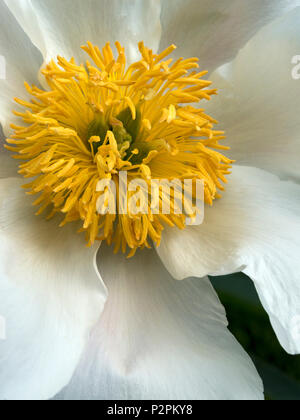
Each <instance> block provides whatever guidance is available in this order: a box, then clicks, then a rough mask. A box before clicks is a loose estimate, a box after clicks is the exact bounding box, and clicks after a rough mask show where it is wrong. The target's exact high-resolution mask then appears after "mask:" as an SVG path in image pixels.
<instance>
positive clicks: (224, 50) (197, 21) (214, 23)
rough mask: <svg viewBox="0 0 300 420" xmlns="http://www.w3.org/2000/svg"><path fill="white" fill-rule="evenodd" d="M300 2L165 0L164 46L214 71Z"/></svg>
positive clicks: (163, 12) (284, 0)
mask: <svg viewBox="0 0 300 420" xmlns="http://www.w3.org/2000/svg"><path fill="white" fill-rule="evenodd" d="M299 5H300V1H299V0H290V1H287V0H251V1H248V0H214V1H212V0H163V1H162V27H163V33H162V41H161V49H163V48H165V47H167V46H169V45H170V44H172V43H175V44H177V45H178V51H177V55H178V56H184V57H187V56H196V57H199V58H200V64H201V67H202V68H204V69H206V70H214V69H216V68H217V67H218V66H220V65H222V64H224V63H226V62H228V61H229V60H232V59H233V58H234V57H235V56H236V54H237V52H238V51H239V49H240V48H242V47H243V46H244V45H245V44H246V42H247V41H248V40H249V39H250V38H251V37H252V36H253V35H254V34H255V33H256V32H257V31H258V30H259V29H260V28H261V27H262V26H263V25H265V24H267V23H268V22H270V21H271V20H272V19H275V18H276V17H278V16H281V15H282V14H284V13H286V12H287V11H289V10H291V9H293V8H295V7H296V6H299Z"/></svg>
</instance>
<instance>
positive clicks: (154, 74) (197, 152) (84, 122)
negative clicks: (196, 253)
mask: <svg viewBox="0 0 300 420" xmlns="http://www.w3.org/2000/svg"><path fill="white" fill-rule="evenodd" d="M82 48H83V49H84V50H85V51H86V52H87V53H88V54H89V56H90V57H91V59H92V60H93V62H94V64H91V62H90V61H87V62H86V63H85V64H81V65H77V64H76V63H75V60H74V59H71V60H70V61H67V60H66V59H65V58H63V57H58V62H57V63H56V62H54V61H51V62H50V63H49V64H48V65H47V66H46V68H45V69H44V70H43V72H42V73H43V75H44V76H45V79H46V82H47V84H48V86H49V89H48V90H42V89H39V88H38V87H36V86H29V85H28V84H25V86H26V89H27V91H28V92H29V93H30V95H32V97H33V99H32V100H31V101H30V102H27V101H24V100H21V99H16V102H17V103H18V104H20V105H22V106H24V107H25V108H26V110H25V111H24V112H15V114H16V115H18V116H20V117H21V118H22V119H23V122H24V123H25V126H16V125H12V128H13V129H14V130H15V134H14V135H13V136H12V137H11V138H10V139H8V140H7V143H9V146H6V147H7V149H8V150H11V151H13V152H16V153H17V154H16V155H14V156H13V157H15V158H17V159H20V160H21V161H22V162H21V164H20V173H21V174H22V175H23V176H24V177H25V178H33V180H30V182H29V183H28V184H27V185H25V186H24V187H25V188H26V189H29V192H28V193H29V194H40V195H39V197H38V198H37V200H36V201H35V203H34V204H36V205H39V206H40V209H39V210H38V212H37V214H41V213H42V212H44V211H45V210H49V214H48V216H47V217H48V218H50V217H53V216H54V215H55V214H56V213H63V214H64V215H65V217H64V221H63V222H62V225H64V224H66V223H68V222H73V221H78V220H81V221H82V229H81V230H82V231H85V232H86V235H87V242H88V244H90V245H91V244H93V243H94V241H95V240H106V241H107V242H108V243H109V244H111V243H115V251H116V252H118V251H119V249H122V251H123V252H126V249H127V247H129V248H130V250H131V252H130V255H133V254H134V253H135V251H136V250H137V249H138V248H140V247H141V248H143V247H145V246H146V247H149V246H150V243H151V240H152V241H154V242H155V244H157V245H159V242H160V239H161V234H162V231H163V229H164V225H165V224H167V225H169V226H177V227H179V228H181V229H183V228H184V227H185V218H186V215H185V214H180V215H178V214H175V212H174V211H172V212H171V214H170V215H165V214H152V212H151V208H150V205H149V212H148V214H138V215H133V214H131V213H130V211H129V212H128V214H115V215H114V214H106V215H101V214H99V212H98V211H97V201H98V199H99V197H100V195H101V194H102V193H101V192H99V191H98V189H97V185H98V182H99V181H100V180H101V179H111V180H113V181H114V182H115V183H116V185H118V182H119V172H120V171H126V172H127V174H128V180H129V181H130V179H135V178H137V177H138V178H141V179H143V180H145V181H146V182H147V183H150V180H151V178H152V179H153V178H154V179H161V178H163V179H168V180H172V179H200V180H203V182H204V194H205V202H206V203H208V204H210V205H211V204H212V203H213V200H214V199H215V198H217V197H219V194H218V192H217V191H218V190H223V189H224V188H223V186H222V183H221V182H226V179H225V175H226V174H228V173H230V172H229V169H230V167H231V163H232V161H231V160H229V159H228V158H226V157H224V156H223V155H222V154H221V153H220V152H218V151H217V150H218V149H221V150H222V149H223V150H224V149H227V148H226V147H225V146H222V145H220V144H219V142H220V140H222V139H224V133H223V132H221V131H215V130H214V129H213V125H214V124H215V123H217V121H215V120H213V119H212V118H211V117H209V116H207V115H206V114H205V113H204V110H203V109H198V108H195V107H193V106H192V105H191V104H193V103H196V102H200V101H201V100H203V99H206V100H209V99H210V98H211V95H214V94H215V93H216V91H215V90H212V89H208V88H209V86H210V84H211V83H210V82H208V81H206V80H203V79H202V77H203V76H204V75H205V74H206V72H197V70H196V69H197V68H199V66H198V64H197V62H198V60H197V59H196V58H190V59H187V60H183V59H179V60H177V61H176V62H174V61H173V60H172V59H166V58H167V56H168V55H169V54H170V53H172V51H173V50H174V49H175V46H170V47H169V48H168V49H167V50H165V51H164V52H162V53H161V54H158V55H157V54H153V52H152V51H151V50H150V49H148V48H146V47H145V46H144V44H143V43H142V42H141V43H140V44H139V50H140V53H141V60H140V61H138V62H136V63H134V64H131V65H130V66H129V67H128V68H127V67H126V58H125V51H124V48H122V47H121V45H120V44H119V43H118V42H117V43H116V48H117V51H118V55H117V58H115V57H114V54H113V52H112V49H111V47H110V45H109V44H107V45H106V46H105V47H104V48H103V50H102V51H100V49H99V48H98V47H96V46H93V45H92V44H91V43H88V45H87V46H84V47H82ZM125 120H126V121H127V122H125ZM97 124H98V129H97ZM95 127H96V128H95ZM99 127H100V128H99ZM160 200H161V201H163V200H164V197H163V194H162V193H161V194H160Z"/></svg>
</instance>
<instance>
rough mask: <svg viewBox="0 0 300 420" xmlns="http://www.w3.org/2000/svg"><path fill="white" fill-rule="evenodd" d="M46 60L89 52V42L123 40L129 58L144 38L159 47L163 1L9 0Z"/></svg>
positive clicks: (133, 56)
mask: <svg viewBox="0 0 300 420" xmlns="http://www.w3.org/2000/svg"><path fill="white" fill-rule="evenodd" d="M5 1H6V3H7V5H8V6H9V7H10V9H11V10H12V11H13V13H14V14H15V16H16V17H17V19H18V20H19V22H20V24H21V25H22V26H23V28H24V30H25V32H26V33H27V34H28V35H29V37H30V38H31V40H32V42H33V43H34V44H35V45H36V46H37V47H38V48H39V49H40V51H42V53H43V55H44V59H45V60H46V61H49V59H50V58H56V56H57V55H58V54H60V55H63V56H64V57H66V58H71V57H72V56H74V57H75V58H79V59H80V60H82V59H83V57H85V59H86V55H85V54H84V53H82V52H81V50H80V46H81V45H83V44H86V42H87V41H91V42H92V43H94V44H96V45H98V46H99V47H102V46H104V44H106V42H108V41H110V42H112V43H114V42H115V41H120V42H121V43H122V44H123V45H124V46H125V47H126V49H127V54H128V58H129V61H132V60H135V59H136V58H137V56H138V54H137V53H138V50H137V43H138V42H139V41H141V40H144V41H145V44H147V46H149V47H150V48H153V49H154V50H156V49H157V48H158V46H159V41H160V36H161V25H160V10H161V9H160V2H159V0H142V1H141V0H85V1H82V0H63V1H61V0H5Z"/></svg>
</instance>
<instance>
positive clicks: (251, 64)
mask: <svg viewBox="0 0 300 420" xmlns="http://www.w3.org/2000/svg"><path fill="white" fill-rule="evenodd" d="M299 22H300V8H297V9H295V10H294V11H293V12H291V13H289V14H287V15H286V16H285V17H284V18H282V19H279V20H278V21H276V22H274V23H273V24H271V25H269V26H267V27H265V28H264V29H262V30H261V31H260V32H259V33H258V34H257V35H256V36H255V37H254V38H253V39H252V40H251V41H250V42H249V44H248V45H247V46H246V47H245V48H244V49H243V50H242V51H241V52H240V53H239V55H238V57H237V58H236V60H234V61H233V63H231V64H230V65H226V66H225V67H223V68H221V69H219V70H218V71H217V72H216V73H215V74H214V75H212V77H211V79H212V80H213V82H214V87H216V88H220V91H219V95H218V96H217V97H215V98H214V99H213V100H212V101H211V103H210V104H208V107H207V112H209V113H210V114H212V115H213V116H214V117H216V118H217V119H218V120H219V121H220V128H221V129H225V130H226V135H227V144H228V145H229V146H231V147H232V150H231V151H230V152H229V154H230V156H232V157H233V158H234V159H236V160H237V161H238V163H239V164H241V165H250V166H256V167H259V168H262V169H267V170H268V171H270V172H274V173H275V174H278V175H279V176H281V177H292V178H296V179H298V180H299V179H300V170H299V168H300V166H299V155H300V119H299V109H300V80H294V79H293V77H292V71H294V72H295V73H297V74H299V76H300V69H299V65H298V70H297V68H296V64H297V63H299V62H300V57H298V59H297V61H295V62H294V64H293V63H292V59H293V57H295V56H296V55H297V54H298V55H299V51H300V25H299ZM294 60H296V59H294ZM293 69H294V70H293Z"/></svg>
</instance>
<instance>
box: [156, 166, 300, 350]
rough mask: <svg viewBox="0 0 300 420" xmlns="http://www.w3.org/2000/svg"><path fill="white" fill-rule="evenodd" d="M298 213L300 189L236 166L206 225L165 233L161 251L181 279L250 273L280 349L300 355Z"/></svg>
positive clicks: (258, 172)
mask: <svg viewBox="0 0 300 420" xmlns="http://www.w3.org/2000/svg"><path fill="white" fill-rule="evenodd" d="M299 215H300V186H299V185H297V184H294V183H292V182H283V181H280V180H279V179H278V178H277V177H276V176H274V175H271V174H269V173H267V172H264V171H262V170H260V169H255V168H247V167H238V166H236V167H234V170H233V175H232V176H231V177H230V179H229V184H228V187H227V190H226V191H225V193H224V195H223V198H222V199H220V200H218V201H217V202H215V204H214V205H213V207H212V208H207V209H206V213H205V218H204V224H203V225H201V226H198V227H188V228H186V229H185V230H184V231H183V232H182V231H180V232H179V231H177V230H176V229H166V231H165V232H164V236H163V241H162V244H161V246H160V247H159V248H158V253H159V255H160V257H161V258H162V260H163V261H164V263H165V265H166V267H167V268H168V270H169V271H170V272H171V273H172V275H173V276H174V277H176V278H178V279H183V278H186V277H190V276H197V277H203V276H205V275H207V274H211V275H222V274H229V273H234V272H238V271H243V272H244V273H246V274H247V275H248V276H249V277H251V278H252V279H253V280H254V282H255V285H256V288H257V291H258V293H259V296H260V298H261V301H262V304H263V305H264V307H265V309H266V310H267V311H268V313H269V316H270V319H271V322H272V324H273V327H274V329H275V331H276V333H277V336H278V338H279V340H280V342H281V344H282V346H283V347H284V348H285V349H286V350H287V351H288V352H290V353H300V322H299V321H300V281H299V273H300V259H299V255H300V217H299Z"/></svg>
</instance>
